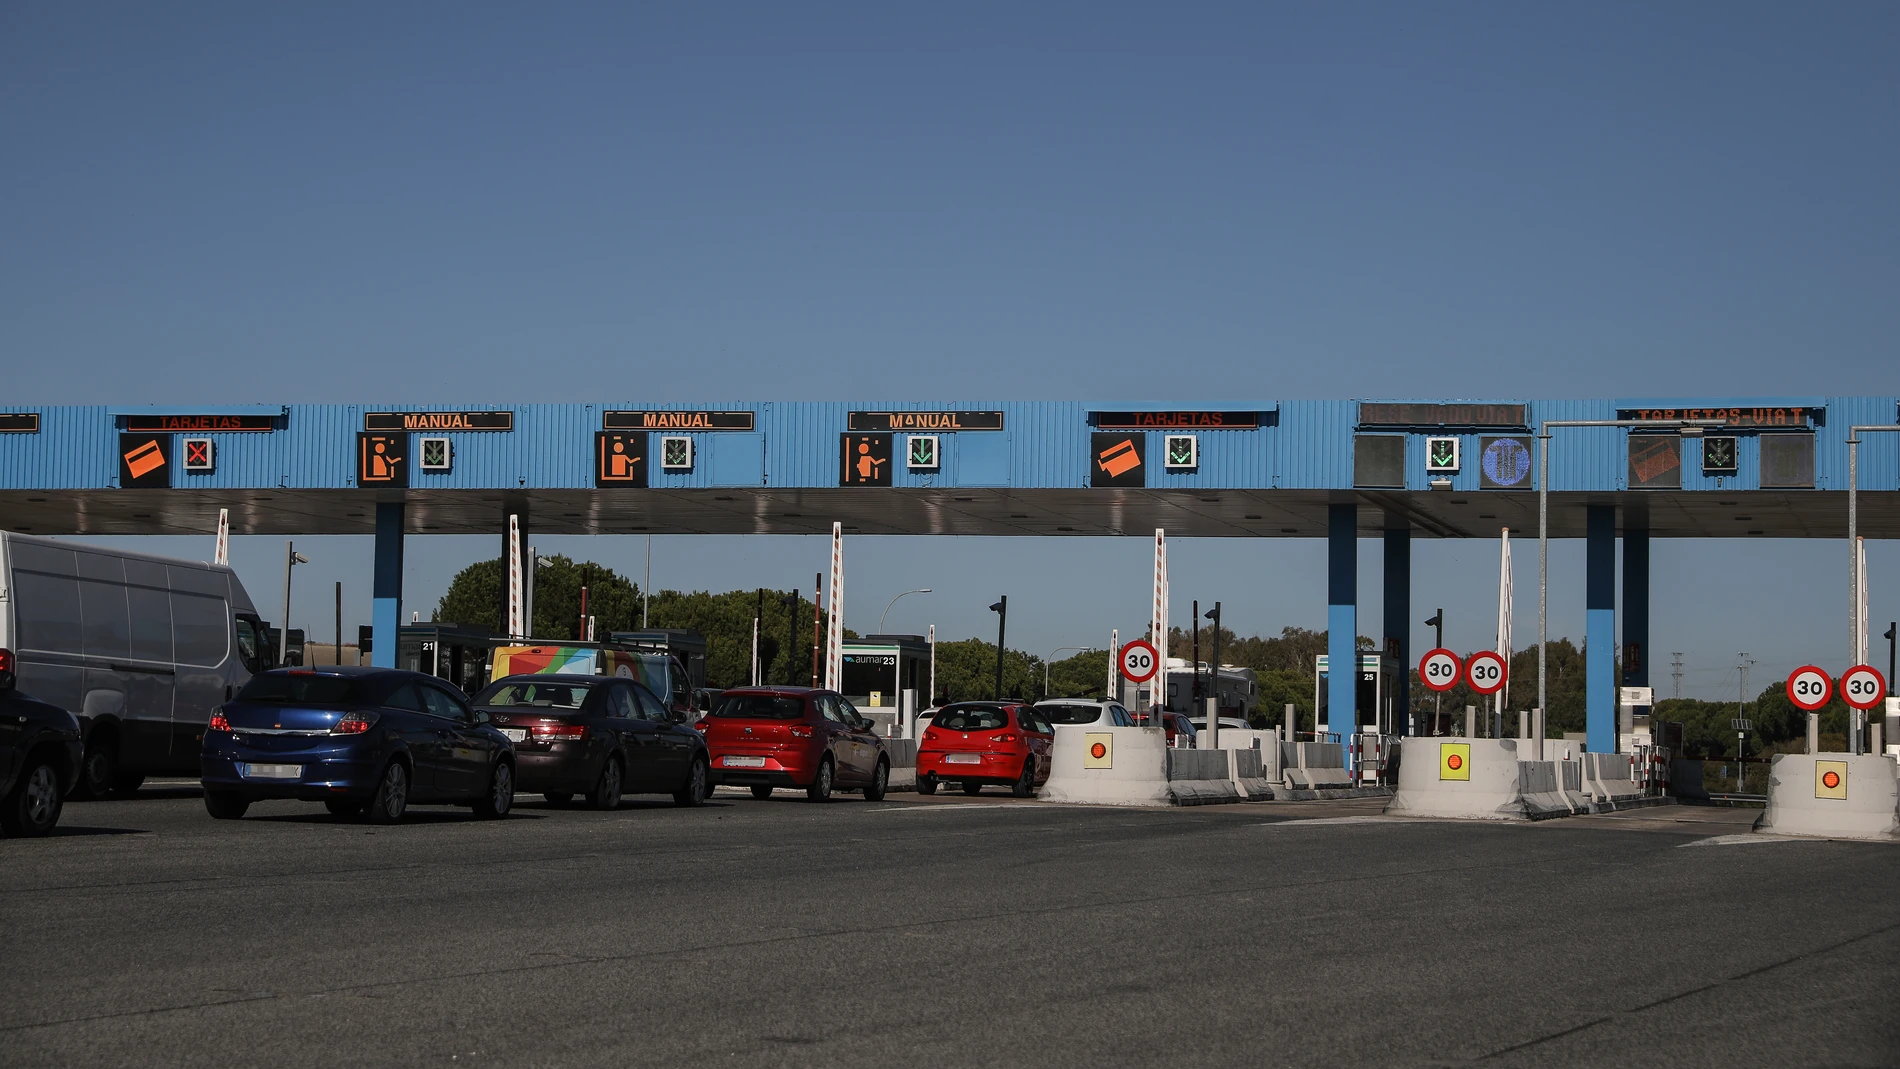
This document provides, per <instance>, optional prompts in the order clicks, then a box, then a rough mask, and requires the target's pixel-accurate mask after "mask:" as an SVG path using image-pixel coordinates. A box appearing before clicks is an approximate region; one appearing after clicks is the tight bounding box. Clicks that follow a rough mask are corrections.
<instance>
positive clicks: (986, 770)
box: [917, 702, 1056, 798]
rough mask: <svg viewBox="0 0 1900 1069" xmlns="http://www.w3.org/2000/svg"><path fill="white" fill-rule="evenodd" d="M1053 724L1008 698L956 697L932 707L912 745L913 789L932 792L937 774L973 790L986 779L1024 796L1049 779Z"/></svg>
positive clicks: (1026, 796) (940, 780)
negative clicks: (950, 702) (977, 699)
mask: <svg viewBox="0 0 1900 1069" xmlns="http://www.w3.org/2000/svg"><path fill="white" fill-rule="evenodd" d="M1055 740H1056V729H1055V728H1054V727H1052V726H1051V725H1050V724H1049V721H1048V720H1046V719H1044V718H1043V715H1042V714H1041V713H1039V712H1037V711H1036V710H1035V709H1034V708H1032V707H1030V706H1027V705H1018V704H1016V703H1014V702H958V703H956V704H954V705H946V706H944V707H943V708H942V709H939V710H937V715H936V717H935V718H933V719H932V720H931V722H930V728H929V729H928V730H927V731H925V732H924V737H923V740H922V741H921V742H919V743H918V745H917V793H919V794H935V793H937V784H938V783H940V782H942V781H943V780H957V781H960V782H961V783H962V784H963V793H964V794H976V793H977V792H978V791H981V790H982V789H983V785H984V784H986V783H993V784H997V785H999V786H1006V787H1008V788H1010V793H1012V794H1014V795H1015V796H1016V797H1018V798H1028V797H1030V796H1031V795H1033V794H1035V793H1036V789H1037V788H1039V787H1041V786H1042V785H1043V784H1044V783H1047V782H1048V781H1049V749H1050V747H1051V746H1053V745H1054V744H1055Z"/></svg>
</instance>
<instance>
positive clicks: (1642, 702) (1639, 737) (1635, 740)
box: [1616, 687, 1657, 754]
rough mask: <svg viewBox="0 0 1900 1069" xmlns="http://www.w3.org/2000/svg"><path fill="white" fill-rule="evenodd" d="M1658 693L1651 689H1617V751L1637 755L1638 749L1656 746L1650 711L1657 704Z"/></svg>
mask: <svg viewBox="0 0 1900 1069" xmlns="http://www.w3.org/2000/svg"><path fill="white" fill-rule="evenodd" d="M1655 696H1656V692H1655V690H1654V689H1652V688H1650V687H1618V688H1616V750H1617V752H1618V753H1631V754H1633V753H1635V752H1636V751H1637V748H1638V747H1642V746H1655V745H1657V742H1656V740H1655V737H1654V734H1655V733H1654V732H1653V731H1652V730H1651V724H1650V710H1651V709H1653V708H1654V707H1655V704H1656V697H1655Z"/></svg>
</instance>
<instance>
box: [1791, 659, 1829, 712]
mask: <svg viewBox="0 0 1900 1069" xmlns="http://www.w3.org/2000/svg"><path fill="white" fill-rule="evenodd" d="M1833 693H1834V681H1833V680H1831V679H1829V678H1828V676H1827V673H1826V672H1823V671H1821V670H1820V669H1819V668H1816V667H1814V666H1813V665H1811V664H1808V665H1802V666H1801V667H1800V668H1797V669H1795V670H1794V671H1792V672H1790V673H1788V700H1789V701H1791V702H1793V703H1794V704H1795V705H1796V707H1798V708H1800V709H1802V710H1804V711H1806V712H1810V713H1811V712H1813V711H1815V710H1816V709H1819V708H1820V707H1821V706H1823V705H1826V704H1827V700H1828V698H1829V697H1830V696H1831V695H1832V694H1833Z"/></svg>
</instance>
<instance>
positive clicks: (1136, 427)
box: [1095, 412, 1260, 431]
mask: <svg viewBox="0 0 1900 1069" xmlns="http://www.w3.org/2000/svg"><path fill="white" fill-rule="evenodd" d="M1095 426H1096V427H1097V428H1098V429H1100V430H1105V431H1110V430H1113V431H1148V430H1154V431H1251V430H1257V429H1258V428H1259V427H1260V413H1258V412H1097V413H1095Z"/></svg>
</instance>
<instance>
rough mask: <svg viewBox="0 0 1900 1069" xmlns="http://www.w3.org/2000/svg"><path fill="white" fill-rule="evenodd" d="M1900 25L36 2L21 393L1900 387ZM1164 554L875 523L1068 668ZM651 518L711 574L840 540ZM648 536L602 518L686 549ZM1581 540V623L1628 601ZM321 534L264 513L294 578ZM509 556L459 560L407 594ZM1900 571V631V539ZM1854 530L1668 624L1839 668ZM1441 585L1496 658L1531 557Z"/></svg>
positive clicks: (1474, 637)
mask: <svg viewBox="0 0 1900 1069" xmlns="http://www.w3.org/2000/svg"><path fill="white" fill-rule="evenodd" d="M1897 30H1900V8H1896V7H1894V6H1892V5H1884V4H1834V5H1820V6H1810V7H1803V6H1797V5H1791V4H1747V3H1733V4H1723V5H1720V6H1712V5H1709V4H1653V3H1652V4H1639V5H1615V4H1597V5H1573V6H1570V7H1569V8H1566V9H1560V8H1557V7H1555V6H1553V5H1515V4H1504V3H1496V4H1484V5H1479V4H1439V5H1414V4H1393V5H1350V4H1315V5H1310V6H1294V5H1268V4H1244V5H1232V6H1224V7H1213V6H1200V5H1183V4H1170V5H1153V6H1149V7H1134V6H1121V5H1109V4H1073V5H1062V6H1057V5H1040V6H1034V7H1033V8H1032V7H1031V6H1030V5H1020V4H1008V5H994V6H990V7H987V8H984V7H977V6H974V5H954V6H946V5H892V4H866V5H863V6H859V7H842V6H821V5H812V4H800V5H793V4H766V5H756V6H742V5H738V4H730V5H695V6H688V5H672V6H666V7H662V6H659V5H625V4H602V5H579V4H549V5H536V6H524V5H516V4H478V3H441V4H423V3H405V4H343V3H337V4H325V5H313V6H310V7H307V8H304V9H301V10H292V9H291V7H290V6H289V5H256V4H235V3H233V4H228V5H203V4H192V3H182V2H181V3H172V4H165V5H150V4H111V3H101V4H92V5H71V4H67V5H54V4H8V5H4V6H0V145H4V146H5V148H4V150H3V151H0V162H3V163H4V166H0V366H3V367H4V370H5V376H4V382H5V388H4V394H5V396H6V398H7V400H9V401H26V402H41V403H80V402H94V403H96V402H108V401H110V402H138V401H155V402H167V403H178V402H187V401H199V400H202V401H220V402H235V401H250V400H270V401H283V400H311V401H326V400H338V401H340V400H358V399H365V398H380V399H388V400H399V399H400V400H412V401H417V402H436V401H443V402H450V401H467V402H478V401H495V400H580V399H586V398H590V397H595V396H610V397H613V398H616V399H626V398H647V399H653V400H691V399H708V400H710V399H726V398H747V399H767V400H769V399H779V398H830V397H884V398H896V397H917V398H954V397H970V396H1008V397H1026V398H1033V397H1051V398H1060V397H1081V398H1094V397H1137V396H1146V397H1153V398H1156V399H1171V398H1182V397H1205V396H1208V395H1210V394H1215V393H1219V392H1224V391H1227V390H1230V389H1231V390H1233V391H1235V392H1238V393H1242V394H1246V395H1250V396H1269V397H1286V398H1291V397H1352V396H1362V395H1367V394H1377V395H1380V396H1407V395H1425V396H1434V395H1451V396H1506V397H1524V396H1531V397H1536V396H1564V395H1588V396H1606V395H1626V396H1627V395H1644V396H1655V395H1660V394H1680V395H1685V396H1698V395H1720V396H1732V395H1745V394H1773V393H1799V394H1817V393H1830V392H1833V393H1854V392H1892V391H1893V390H1894V389H1895V375H1894V373H1893V363H1892V355H1891V347H1892V344H1893V339H1894V338H1895V337H1896V336H1900V329H1897V328H1900V301H1897V300H1895V299H1894V294H1896V293H1900V285H1897V283H1900V277H1897V276H1900V265H1897V264H1896V254H1895V250H1896V249H1900V207H1896V204H1897V203H1900V200H1897V198H1896V197H1895V195H1894V190H1895V189H1896V187H1897V186H1900V182H1897V181H1896V180H1897V179H1900V167H1897V166H1896V164H1897V163H1900V141H1896V139H1895V137H1894V136H1893V135H1894V131H1895V130H1896V129H1900V64H1896V63H1895V62H1894V59H1893V53H1892V45H1893V42H1894V41H1895V40H1896V39H1897V37H1900V35H1897V33H1896V31H1897ZM1135 541H1136V544H1134V545H1131V546H1122V545H1115V544H1109V543H1106V542H1096V543H1078V542H1076V541H1072V540H1071V541H1063V542H1060V543H1026V544H1025V543H1016V542H984V541H958V540H931V541H925V540H875V539H864V540H860V541H859V542H858V543H857V544H856V545H855V548H854V549H853V550H852V561H853V564H854V566H855V569H854V571H853V575H852V583H851V585H850V587H849V592H850V598H849V600H848V604H847V616H848V618H851V619H852V621H853V623H854V624H856V623H860V622H862V623H864V624H865V625H866V626H870V625H871V624H873V623H874V622H875V615H876V613H878V612H879V611H881V610H882V607H883V603H884V601H885V600H886V599H887V598H888V597H889V595H890V594H892V593H895V592H896V591H898V590H901V589H904V588H905V587H907V586H925V585H929V586H934V587H935V588H936V589H937V590H938V591H939V593H938V594H936V595H933V596H932V598H931V599H924V598H921V597H913V598H910V599H907V600H906V602H904V603H903V604H902V605H901V606H900V609H899V610H898V612H896V613H893V618H892V621H891V623H892V626H893V627H896V626H898V625H899V624H900V623H901V624H902V626H904V627H906V628H916V629H920V628H921V625H922V624H923V623H925V622H928V621H929V620H930V619H935V620H937V621H938V622H939V624H940V625H942V627H943V628H944V629H945V630H946V631H947V633H949V634H951V635H961V634H969V633H972V632H977V631H980V630H983V629H986V628H987V627H988V626H989V624H988V622H987V618H988V614H987V613H985V612H984V611H983V609H982V606H983V605H986V604H987V603H988V601H989V600H990V598H991V597H992V596H993V593H994V592H996V591H1000V590H1005V589H1006V590H1008V591H1009V592H1010V593H1011V599H1010V600H1011V603H1012V606H1013V607H1016V608H1017V611H1018V613H1020V616H1019V618H1018V620H1017V627H1016V628H1013V629H1012V635H1019V636H1020V637H1021V639H1022V641H1023V643H1024V645H1026V646H1028V647H1029V648H1031V649H1032V650H1043V651H1046V650H1047V649H1049V648H1053V647H1055V646H1060V645H1068V644H1073V643H1081V642H1086V641H1098V642H1099V641H1105V636H1102V637H1100V638H1097V637H1096V636H1093V634H1092V632H1093V631H1094V630H1105V626H1104V625H1103V621H1108V622H1110V624H1112V623H1117V622H1118V623H1121V624H1122V626H1124V627H1125V628H1128V627H1138V626H1140V623H1141V621H1142V620H1143V619H1144V618H1145V613H1144V612H1143V609H1142V605H1143V599H1144V596H1145V594H1144V590H1145V584H1146V577H1145V567H1146V565H1145V555H1146V550H1145V543H1142V542H1140V540H1135ZM655 545H656V560H655V572H654V581H655V583H656V585H662V586H700V587H712V588H714V589H718V588H723V587H727V586H750V585H756V584H758V583H762V582H763V583H768V584H777V585H785V584H787V583H789V582H791V581H792V580H793V579H795V578H797V577H798V576H801V575H802V576H804V578H805V580H806V581H809V578H810V573H811V572H813V571H815V570H817V568H818V567H819V566H820V564H821V562H822V558H823V552H822V549H821V548H819V547H816V546H814V545H812V544H811V543H810V542H807V541H804V540H799V539H781V540H777V541H776V542H770V543H762V542H761V541H760V540H756V539H699V540H691V539H659V540H656V543H655ZM642 546H643V543H634V542H631V541H629V540H620V539H601V540H597V541H595V542H593V543H592V544H586V543H564V544H560V545H557V546H555V547H554V548H558V549H560V550H562V551H564V552H577V553H581V554H584V555H587V556H592V557H595V558H598V559H601V560H603V561H607V562H609V563H613V564H616V565H618V566H621V567H622V568H623V569H626V570H629V571H631V572H634V573H637V572H638V570H639V564H640V553H641V549H642ZM1373 549H1374V547H1372V546H1370V545H1369V546H1368V547H1367V550H1368V555H1367V565H1366V568H1365V569H1364V571H1363V575H1362V583H1363V584H1364V587H1365V589H1366V590H1368V591H1376V589H1377V575H1378V573H1377V558H1376V555H1375V554H1374V553H1373ZM1576 549H1577V547H1560V548H1559V550H1558V551H1557V554H1556V557H1555V560H1556V566H1555V567H1556V573H1555V576H1556V580H1557V582H1558V584H1559V587H1560V589H1559V591H1558V594H1557V596H1556V597H1555V599H1554V601H1553V609H1554V613H1555V615H1554V616H1553V625H1552V630H1553V634H1559V635H1561V634H1573V635H1574V634H1579V633H1580V632H1581V630H1582V617H1581V582H1580V576H1579V575H1578V574H1577V571H1578V568H1577V558H1578V557H1579V556H1580V554H1579V553H1578V552H1573V550H1576ZM281 551H282V546H281V542H280V541H276V540H262V539H258V540H246V541H245V543H244V544H241V545H240V546H239V549H238V563H239V565H240V567H241V569H243V571H244V574H245V576H246V579H247V583H248V585H250V586H251V587H252V588H253V590H254V591H258V592H260V594H261V593H262V592H265V591H274V590H275V589H276V587H277V585H278V582H279V580H278V578H277V577H276V574H275V571H274V565H273V563H272V562H273V561H274V559H275V558H276V556H277V555H280V554H281ZM310 551H311V552H312V553H313V555H316V556H318V557H319V559H320V561H321V562H322V563H319V564H316V565H312V566H310V567H309V568H307V569H304V570H302V571H301V572H300V574H299V582H300V584H304V585H305V586H306V587H310V586H316V585H322V586H324V587H326V588H327V585H328V582H329V581H330V580H331V579H335V578H342V579H344V580H345V582H346V583H349V584H351V587H352V589H354V590H355V593H354V594H352V595H351V597H350V600H349V602H348V603H347V604H346V612H345V618H346V624H354V623H355V622H356V621H357V619H358V618H360V617H363V616H366V613H367V599H366V597H365V596H364V595H366V594H367V590H366V589H364V588H365V587H366V585H367V580H366V575H367V561H368V553H369V550H368V546H367V540H351V539H337V540H316V541H313V542H312V544H311V547H310ZM491 552H492V546H491V545H490V544H489V543H488V542H487V541H486V540H471V541H468V542H466V543H464V542H461V541H457V540H446V539H445V540H442V546H441V547H440V551H439V552H430V553H424V552H414V551H412V555H411V559H412V562H413V563H412V567H411V580H410V603H411V604H412V605H417V606H420V607H423V608H424V609H425V610H426V608H427V607H429V606H430V605H432V604H433V602H434V598H435V597H436V596H437V595H438V594H439V592H440V590H441V588H442V586H443V585H444V583H445V582H446V579H447V576H448V575H449V574H451V573H452V572H453V570H454V568H455V567H456V566H459V564H461V563H465V562H466V561H467V560H472V559H474V558H475V557H477V556H480V555H486V554H489V553H491ZM194 555H202V554H201V552H194ZM1872 556H1873V561H1872V565H1871V572H1872V580H1873V588H1874V615H1875V616H1876V617H1877V618H1879V619H1880V620H1882V621H1884V620H1885V619H1887V618H1889V617H1891V616H1893V615H1896V614H1900V597H1896V596H1894V595H1892V594H1890V593H1889V594H1884V595H1883V591H1895V590H1900V555H1895V554H1892V553H1889V552H1888V551H1887V547H1885V546H1880V547H1876V548H1875V550H1874V551H1873V554H1872ZM1321 559H1322V550H1321V547H1319V546H1318V545H1317V544H1313V545H1304V544H1299V543H1292V542H1273V543H1268V544H1246V543H1233V542H1217V543H1182V544H1181V546H1180V547H1178V548H1177V552H1176V556H1175V562H1176V582H1175V589H1176V591H1177V592H1179V593H1180V594H1181V595H1182V597H1183V599H1184V600H1185V599H1186V598H1187V597H1193V596H1203V597H1206V598H1212V597H1222V598H1223V599H1224V600H1225V601H1226V602H1227V603H1228V606H1229V612H1230V618H1231V619H1232V620H1233V621H1234V622H1235V623H1237V624H1240V625H1241V626H1242V627H1243V628H1245V629H1248V630H1252V629H1260V630H1270V631H1277V630H1278V629H1279V627H1281V626H1284V625H1287V624H1298V625H1303V626H1315V627H1317V626H1320V625H1321V624H1322V623H1323V619H1324V606H1323V590H1322V589H1321V587H1320V585H1319V580H1318V578H1317V576H1316V575H1315V567H1316V563H1317V562H1319V561H1320V560H1321ZM1844 559H1845V550H1844V547H1842V546H1840V545H1839V544H1836V543H1818V542H1817V543H1808V544H1803V545H1787V544H1781V543H1761V542H1758V543H1739V542H1730V543H1720V544H1716V545H1705V544H1692V543H1682V544H1672V545H1665V546H1661V547H1659V548H1658V550H1657V590H1656V600H1657V605H1658V608H1657V612H1656V617H1655V629H1656V636H1655V638H1656V648H1657V650H1658V651H1667V650H1671V649H1683V650H1685V651H1688V653H1689V661H1690V665H1691V669H1692V671H1691V674H1690V676H1688V677H1687V678H1686V679H1685V690H1686V691H1687V692H1689V693H1704V692H1706V693H1708V694H1709V695H1711V696H1714V695H1717V694H1722V693H1727V692H1728V691H1729V690H1732V688H1733V685H1734V673H1733V671H1732V668H1731V667H1730V666H1732V664H1733V661H1734V654H1735V652H1736V651H1737V650H1740V649H1748V650H1751V651H1752V652H1755V653H1756V655H1757V657H1758V658H1760V659H1761V662H1762V663H1761V664H1760V665H1759V666H1758V667H1757V669H1756V671H1757V673H1761V672H1768V671H1772V672H1773V673H1776V674H1779V673H1785V671H1786V669H1787V667H1789V666H1791V663H1792V661H1793V660H1795V659H1806V658H1807V657H1816V658H1820V659H1822V661H1823V663H1826V664H1830V665H1831V664H1833V663H1834V662H1835V661H1837V660H1839V659H1840V653H1839V650H1840V648H1841V647H1842V646H1843V645H1844V639H1843V638H1837V637H1835V633H1836V632H1844V630H1845V628H1844V625H1842V624H1841V623H1839V621H1840V619H1841V618H1842V617H1843V616H1844V611H1843V610H1841V609H1840V608H1839V606H1840V605H1841V603H1842V602H1843V600H1844V590H1845V585H1846V584H1845V576H1844V573H1845V567H1844ZM1518 563H1519V582H1518V590H1519V592H1520V595H1523V594H1524V592H1525V591H1527V590H1528V591H1530V593H1531V595H1532V596H1533V597H1534V593H1535V572H1534V565H1535V551H1534V546H1526V545H1520V546H1519V549H1518ZM1416 567H1417V569H1418V570H1419V572H1420V578H1419V581H1418V583H1417V584H1416V595H1415V596H1416V599H1417V602H1416V603H1417V604H1419V605H1421V606H1429V607H1435V606H1436V605H1437V604H1439V603H1443V604H1445V605H1446V606H1447V608H1449V609H1452V610H1453V612H1452V616H1453V619H1454V620H1456V621H1464V622H1463V623H1460V624H1458V625H1455V627H1454V636H1455V637H1456V638H1457V644H1459V645H1461V646H1467V647H1469V646H1476V645H1478V644H1480V643H1481V642H1483V641H1485V633H1486V632H1487V631H1488V629H1489V627H1490V620H1489V617H1490V615H1491V611H1492V609H1491V605H1492V603H1493V601H1494V599H1495V596H1496V595H1495V589H1496V588H1495V582H1496V580H1495V546H1493V545H1488V544H1487V545H1483V546H1479V545H1471V546H1464V547H1459V546H1433V545H1430V544H1427V546H1426V547H1424V548H1421V550H1420V551H1419V555H1418V562H1417V565H1416ZM1526 568H1530V569H1532V570H1530V571H1526V570H1525V569H1526ZM1883 577H1885V579H1886V581H1885V582H1883ZM275 599H276V595H275V594H274V593H271V594H268V595H265V600H267V601H274V600H275ZM1366 600H1367V602H1368V605H1367V608H1366V611H1365V612H1364V613H1363V614H1362V621H1363V622H1362V630H1366V631H1373V630H1374V629H1375V628H1376V625H1377V620H1378V612H1377V606H1376V604H1371V602H1373V601H1375V600H1376V599H1375V598H1372V597H1368V598H1367V599H1366ZM321 602H322V605H323V606H324V608H322V610H321V612H320V613H319V614H318V616H319V619H318V620H312V619H311V618H310V617H309V616H308V614H307V613H305V614H304V616H305V620H304V622H310V623H319V622H320V623H322V624H325V625H327V623H328V621H329V612H328V609H327V604H328V599H327V597H325V598H322V599H321ZM1534 604H1535V603H1534V600H1533V601H1531V602H1529V603H1526V602H1524V600H1523V598H1522V596H1520V606H1522V607H1523V608H1522V609H1521V610H1520V625H1519V634H1520V636H1523V637H1520V643H1522V642H1524V641H1526V640H1527V638H1528V635H1529V633H1530V632H1529V629H1528V627H1527V626H1526V625H1525V624H1524V623H1523V622H1522V621H1524V620H1526V619H1530V617H1529V615H1528V612H1526V611H1524V610H1526V609H1534ZM1428 611H1429V609H1427V612H1428ZM1185 612H1186V610H1185V605H1184V606H1182V607H1181V608H1180V609H1179V610H1177V617H1179V618H1185ZM867 614H868V615H869V616H870V617H872V619H870V620H865V619H864V617H865V616H866V615H867ZM900 614H907V615H900ZM1426 614H1427V613H1426V612H1420V613H1418V614H1416V615H1418V616H1419V617H1420V618H1422V617H1423V616H1424V615H1426ZM1459 627H1468V628H1469V631H1468V632H1466V631H1460V630H1459ZM1883 627H1884V623H1882V624H1879V625H1877V626H1876V630H1877V631H1878V630H1880V629H1881V628H1883ZM1660 659H1661V657H1660V654H1659V660H1660ZM1698 673H1700V674H1698ZM1657 682H1658V683H1659V684H1661V685H1664V686H1666V685H1667V683H1668V680H1667V678H1666V676H1664V677H1662V678H1659V679H1658V680H1657ZM1751 689H1753V686H1752V685H1751Z"/></svg>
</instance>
